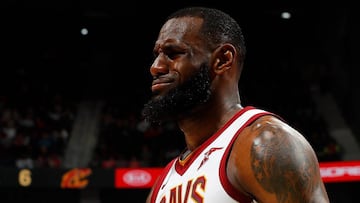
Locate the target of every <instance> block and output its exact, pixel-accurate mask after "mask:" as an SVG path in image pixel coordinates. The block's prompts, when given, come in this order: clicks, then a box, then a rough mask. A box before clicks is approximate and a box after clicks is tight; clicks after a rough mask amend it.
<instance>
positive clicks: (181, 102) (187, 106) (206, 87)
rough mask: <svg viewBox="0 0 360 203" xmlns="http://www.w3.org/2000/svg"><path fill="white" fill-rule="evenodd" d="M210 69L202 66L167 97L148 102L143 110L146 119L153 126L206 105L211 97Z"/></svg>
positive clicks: (204, 65)
mask: <svg viewBox="0 0 360 203" xmlns="http://www.w3.org/2000/svg"><path fill="white" fill-rule="evenodd" d="M210 84H211V79H210V75H209V67H208V66H207V65H206V64H202V65H201V67H200V69H199V71H198V72H197V73H195V74H194V75H193V76H192V77H191V78H190V79H189V80H188V81H186V82H185V83H184V84H182V85H179V86H178V87H176V88H174V89H171V90H170V91H169V92H168V93H167V94H166V95H164V96H160V97H156V98H153V99H151V100H150V101H148V102H147V103H146V104H145V105H144V108H143V111H142V114H143V116H144V118H145V119H146V120H147V121H148V122H150V123H152V124H160V123H161V121H165V120H172V119H175V118H176V117H177V116H178V115H180V114H186V113H188V112H190V111H191V110H192V109H194V108H195V107H197V106H199V105H201V104H204V103H206V102H207V101H208V100H209V98H210V95H211V91H210Z"/></svg>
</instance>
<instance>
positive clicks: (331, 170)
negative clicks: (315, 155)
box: [319, 161, 360, 183]
mask: <svg viewBox="0 0 360 203" xmlns="http://www.w3.org/2000/svg"><path fill="white" fill-rule="evenodd" d="M319 164H320V173H321V177H322V179H323V181H324V182H325V183H328V182H349V181H360V161H341V162H340V161H339V162H320V163H319Z"/></svg>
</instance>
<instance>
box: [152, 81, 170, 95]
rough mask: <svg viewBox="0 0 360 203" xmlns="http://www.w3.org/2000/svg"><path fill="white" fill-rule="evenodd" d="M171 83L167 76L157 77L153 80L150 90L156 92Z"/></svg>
mask: <svg viewBox="0 0 360 203" xmlns="http://www.w3.org/2000/svg"><path fill="white" fill-rule="evenodd" d="M171 83H172V80H170V79H168V78H158V79H155V80H153V82H152V86H151V90H152V91H153V92H158V91H161V90H163V89H164V88H167V87H168V86H169V85H170V84H171Z"/></svg>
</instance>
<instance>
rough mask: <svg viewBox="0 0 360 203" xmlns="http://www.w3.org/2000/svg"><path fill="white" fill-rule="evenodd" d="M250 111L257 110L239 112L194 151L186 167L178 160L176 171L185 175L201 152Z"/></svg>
mask: <svg viewBox="0 0 360 203" xmlns="http://www.w3.org/2000/svg"><path fill="white" fill-rule="evenodd" d="M250 109H255V108H254V107H253V106H246V107H244V108H243V109H241V110H240V111H239V112H237V113H236V114H235V115H234V116H233V117H232V118H231V119H230V120H229V121H228V122H226V123H225V125H224V126H223V127H222V128H220V129H219V130H218V131H217V132H216V133H215V134H214V135H212V136H211V137H210V138H209V139H208V140H206V141H205V142H204V143H202V144H201V145H200V146H199V147H198V148H197V149H195V151H193V154H192V155H191V157H189V160H187V161H186V163H185V164H184V165H181V164H180V163H179V158H180V157H179V158H178V159H176V163H175V171H176V172H177V173H178V174H180V175H183V174H184V173H185V172H186V170H187V169H188V168H189V167H190V165H191V164H192V163H193V162H194V160H195V159H196V158H197V157H198V156H199V154H201V152H202V151H203V150H204V149H205V148H206V147H207V146H209V145H210V143H211V142H213V141H214V140H215V139H216V138H218V137H219V136H220V135H221V133H223V132H224V130H225V129H226V128H227V127H229V126H230V125H231V124H232V123H233V122H234V121H235V120H236V119H237V118H238V117H239V116H241V115H242V114H243V113H245V112H246V111H248V110H250Z"/></svg>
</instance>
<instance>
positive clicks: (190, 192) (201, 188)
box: [160, 176, 206, 203]
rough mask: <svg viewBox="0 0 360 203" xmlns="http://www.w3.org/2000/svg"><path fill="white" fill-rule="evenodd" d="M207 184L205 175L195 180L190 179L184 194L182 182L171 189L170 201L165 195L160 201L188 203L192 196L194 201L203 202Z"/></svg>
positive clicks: (161, 202) (196, 202) (163, 202)
mask: <svg viewBox="0 0 360 203" xmlns="http://www.w3.org/2000/svg"><path fill="white" fill-rule="evenodd" d="M205 186H206V178H205V177H204V176H200V177H198V178H196V180H195V181H194V182H193V181H192V180H189V181H188V182H187V184H186V190H185V195H184V196H182V194H183V192H182V189H183V185H182V184H181V185H178V186H176V187H174V188H172V189H171V190H170V193H169V195H170V196H169V201H168V202H167V201H166V197H165V196H163V197H162V198H161V201H160V203H188V200H189V197H191V199H192V201H193V202H195V203H203V202H204V196H203V194H204V193H205Z"/></svg>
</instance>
